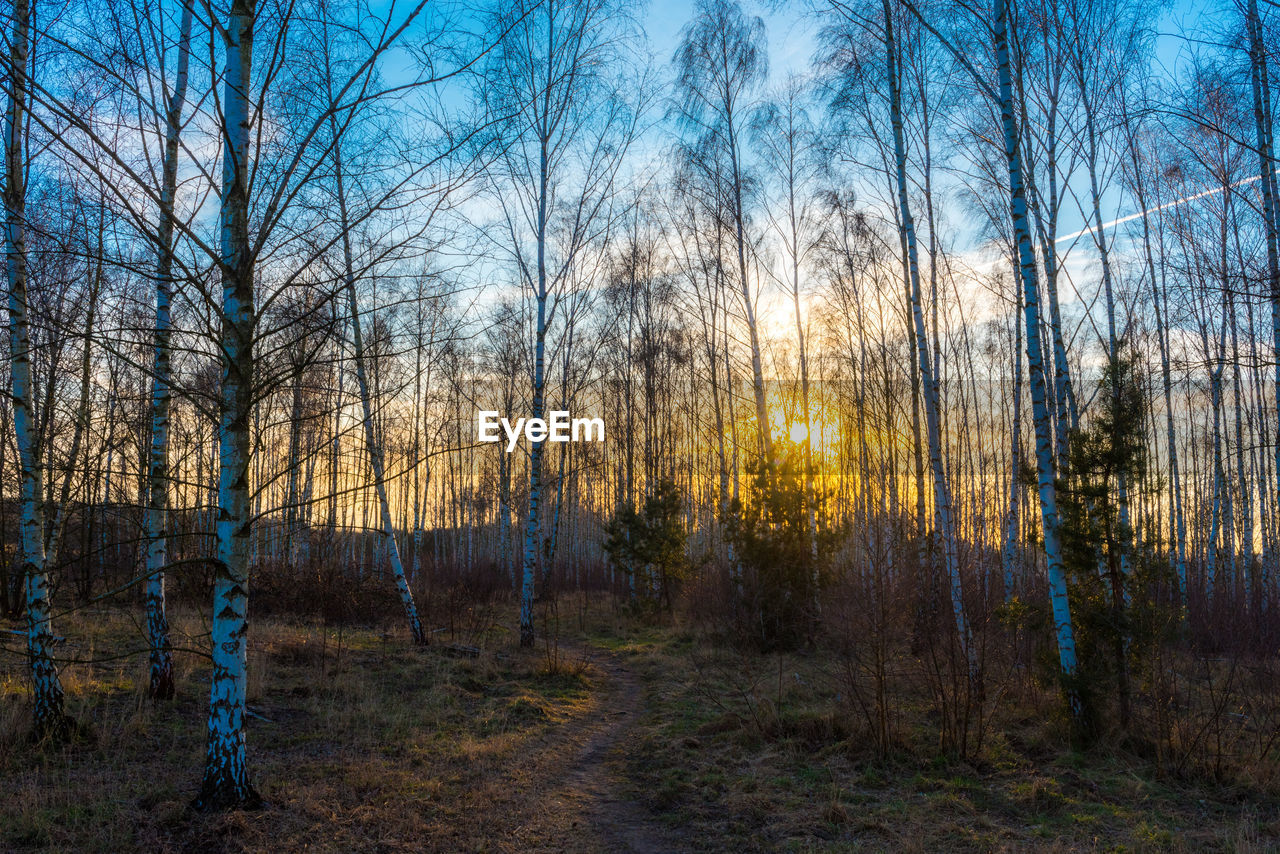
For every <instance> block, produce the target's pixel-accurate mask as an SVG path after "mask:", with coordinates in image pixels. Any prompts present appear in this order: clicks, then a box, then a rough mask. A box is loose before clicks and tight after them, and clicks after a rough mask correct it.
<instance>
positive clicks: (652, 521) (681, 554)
mask: <svg viewBox="0 0 1280 854" xmlns="http://www.w3.org/2000/svg"><path fill="white" fill-rule="evenodd" d="M685 544H686V536H685V530H684V496H682V495H681V494H680V488H679V487H677V486H676V485H675V484H674V483H672V482H671V481H669V480H662V481H660V482H659V483H658V484H657V485H656V486H655V487H654V490H653V492H652V494H650V495H649V497H648V498H646V499H645V501H644V505H643V506H642V507H641V509H640V510H639V511H637V510H636V508H635V506H634V505H632V504H631V503H626V504H623V505H622V506H620V507H619V508H618V510H617V512H616V513H615V514H614V517H613V518H612V519H610V520H609V522H608V524H607V525H606V526H605V543H604V550H605V553H606V554H608V555H609V560H610V561H611V562H612V563H613V565H614V567H615V568H616V569H618V570H620V571H621V572H623V573H624V574H626V575H627V576H628V578H629V579H630V586H631V590H632V592H633V594H634V595H635V596H637V597H640V598H642V599H644V600H646V601H649V602H653V603H661V604H662V605H664V606H665V607H666V608H667V609H668V610H670V608H671V592H672V588H673V587H674V586H676V585H678V584H679V583H680V582H682V581H683V580H684V578H685V576H686V575H687V574H688V568H689V561H688V557H687V556H686V554H685Z"/></svg>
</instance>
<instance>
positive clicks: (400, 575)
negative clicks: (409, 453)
mask: <svg viewBox="0 0 1280 854" xmlns="http://www.w3.org/2000/svg"><path fill="white" fill-rule="evenodd" d="M330 121H331V126H332V127H333V132H334V140H333V161H334V171H335V173H336V179H337V190H338V217H339V221H338V224H339V228H341V229H342V263H343V277H344V279H345V284H346V290H347V302H348V303H349V304H350V305H349V308H350V311H351V349H352V357H353V359H354V361H355V365H356V385H357V386H358V390H359V392H360V414H361V415H362V416H363V418H362V420H363V421H364V444H365V449H366V451H367V452H368V455H369V466H370V468H372V469H373V488H374V491H375V492H376V494H377V498H378V510H379V516H380V518H381V520H382V539H383V543H384V546H385V548H386V554H387V557H388V559H389V560H390V562H391V574H392V576H393V577H394V578H395V583H396V590H397V591H398V592H399V594H400V602H401V604H402V605H403V606H404V614H405V619H407V620H408V622H409V633H410V634H411V635H413V642H414V643H416V644H423V645H425V644H426V643H427V634H426V632H425V631H423V628H422V620H421V619H419V617H418V606H417V604H416V603H415V602H414V601H413V591H412V590H411V589H410V588H409V579H408V578H407V577H406V576H405V572H404V563H403V561H401V559H400V547H399V545H398V544H397V543H396V529H395V521H394V520H393V518H392V515H391V503H390V501H388V500H387V481H386V465H385V462H384V459H383V453H382V443H381V442H380V441H379V440H378V436H377V431H376V430H375V429H374V423H373V402H372V399H371V396H370V391H369V378H368V371H367V369H366V367H365V352H364V334H363V333H362V332H361V329H360V308H359V302H358V299H357V295H356V276H355V266H354V261H353V259H352V256H351V232H350V219H349V215H348V211H347V194H346V184H345V183H344V180H343V171H342V144H341V141H340V140H339V139H338V137H337V134H338V126H337V120H336V119H334V118H333V117H331V119H330Z"/></svg>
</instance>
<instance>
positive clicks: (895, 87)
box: [884, 0, 979, 680]
mask: <svg viewBox="0 0 1280 854" xmlns="http://www.w3.org/2000/svg"><path fill="white" fill-rule="evenodd" d="M884 25H885V57H886V63H885V70H886V77H887V79H888V84H889V117H890V122H891V123H892V125H893V152H894V161H895V164H896V176H895V177H896V182H897V201H898V213H899V217H900V228H899V232H898V234H899V239H900V241H901V244H902V251H903V253H904V254H905V255H906V258H907V271H906V272H907V278H908V287H909V294H910V299H911V315H912V318H913V320H914V325H915V335H916V351H915V352H916V366H917V369H918V370H919V372H920V384H921V386H923V388H924V412H925V426H926V430H927V433H928V440H929V467H930V470H931V474H932V475H933V500H934V508H933V512H934V520H935V521H936V523H937V525H938V535H939V537H940V538H941V541H942V551H943V560H944V565H945V567H946V571H947V583H948V586H949V587H950V591H951V610H952V613H953V615H954V617H955V623H956V631H957V633H958V635H959V638H960V647H961V650H962V652H963V653H964V656H965V660H966V662H967V664H968V668H969V678H970V680H976V679H977V678H978V676H979V673H978V657H977V650H976V649H975V648H974V645H973V635H972V632H971V631H970V628H969V621H968V617H967V616H966V614H965V607H964V591H963V588H962V585H961V580H960V558H959V553H958V551H957V549H956V538H955V531H954V528H953V520H952V507H951V489H950V486H949V483H948V479H947V471H946V467H945V465H944V462H943V454H942V424H941V417H940V413H939V411H938V410H939V405H938V386H937V385H936V384H935V383H934V367H933V363H932V360H931V359H930V356H929V339H928V337H927V330H926V328H925V321H924V310H923V307H922V306H921V302H922V295H921V292H920V261H919V249H918V247H917V245H916V232H915V221H914V219H913V218H912V215H911V205H910V204H909V202H908V198H907V152H906V142H905V138H904V137H905V134H904V133H903V128H902V101H901V97H902V96H901V93H900V90H899V80H898V56H897V45H896V43H895V40H894V35H893V11H892V9H891V8H890V5H889V0H884Z"/></svg>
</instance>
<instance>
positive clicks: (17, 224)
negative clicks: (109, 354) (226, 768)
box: [4, 0, 70, 740]
mask: <svg viewBox="0 0 1280 854" xmlns="http://www.w3.org/2000/svg"><path fill="white" fill-rule="evenodd" d="M11 14H12V20H13V30H12V32H11V34H10V36H9V87H10V90H9V109H8V111H7V113H6V115H5V183H4V208H5V210H4V213H5V223H4V225H5V233H4V237H5V247H4V249H5V266H6V268H7V273H8V278H9V360H10V369H9V372H10V381H11V383H12V386H13V389H12V395H13V428H14V434H15V437H16V439H17V445H18V467H19V480H20V485H19V503H20V507H21V510H22V520H21V523H20V524H21V543H22V552H21V553H22V569H21V572H22V576H23V578H24V579H25V580H26V600H27V602H26V604H27V660H28V663H29V665H30V668H31V685H32V694H33V699H34V719H33V724H34V732H35V735H36V737H37V738H53V739H55V740H61V739H64V738H65V737H66V736H68V735H69V734H70V721H69V720H68V718H67V716H66V714H65V712H64V711H63V695H62V680H61V679H60V678H59V677H58V668H57V665H56V664H55V663H54V661H53V643H54V637H53V623H52V615H51V613H50V612H51V610H52V605H51V603H50V583H49V574H48V567H47V566H46V565H45V551H44V507H43V504H42V494H43V491H44V489H43V483H42V473H41V469H40V448H39V447H38V439H37V428H36V423H35V412H34V411H33V409H32V387H31V381H32V376H31V373H32V371H31V331H30V329H31V327H30V317H29V315H28V311H29V303H28V299H27V245H26V203H27V191H26V165H27V164H26V154H25V152H24V150H23V143H24V142H25V124H26V118H25V114H26V107H27V74H28V68H27V63H28V47H29V43H30V41H31V29H30V25H31V7H30V5H29V3H28V0H15V2H14V4H13V10H12V12H11Z"/></svg>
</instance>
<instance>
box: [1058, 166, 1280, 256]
mask: <svg viewBox="0 0 1280 854" xmlns="http://www.w3.org/2000/svg"><path fill="white" fill-rule="evenodd" d="M1261 177H1262V176H1261V175H1254V176H1253V177H1252V178H1245V179H1244V180H1242V181H1237V182H1236V183H1234V184H1232V185H1231V189H1235V188H1236V187H1243V186H1244V185H1245V184H1252V183H1253V182H1254V181H1257V180H1258V179H1259V178H1261ZM1222 190H1223V188H1222V187H1214V188H1213V189H1212V190H1205V191H1204V192H1203V193H1196V194H1195V195H1194V196H1184V197H1182V198H1181V199H1174V200H1173V201H1172V202H1165V203H1164V204H1163V205H1159V206H1157V207H1154V208H1148V209H1147V210H1145V211H1138V212H1137V213H1132V214H1129V215H1128V216H1122V217H1120V218H1119V219H1113V220H1111V222H1108V223H1106V224H1104V225H1103V226H1102V228H1103V230H1104V231H1105V230H1106V229H1108V228H1112V227H1114V226H1117V225H1122V224H1124V223H1126V222H1131V221H1132V220H1135V219H1137V218H1138V217H1140V216H1142V215H1143V214H1144V213H1155V212H1156V211H1162V210H1164V209H1165V208H1171V207H1174V206H1176V205H1181V204H1184V203H1186V202H1194V201H1195V200H1196V199H1203V198H1204V197H1205V196H1212V195H1213V194H1214V193H1221V192H1222ZM1092 230H1093V229H1092V228H1083V229H1081V230H1080V231H1077V232H1075V233H1073V234H1067V235H1064V236H1062V237H1059V238H1058V239H1057V240H1055V241H1053V242H1054V243H1055V244H1058V243H1061V242H1063V241H1064V240H1075V239H1076V238H1077V237H1080V236H1081V235H1085V234H1088V233H1090V232H1091V231H1092Z"/></svg>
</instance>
